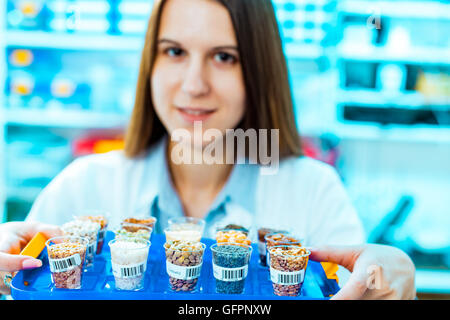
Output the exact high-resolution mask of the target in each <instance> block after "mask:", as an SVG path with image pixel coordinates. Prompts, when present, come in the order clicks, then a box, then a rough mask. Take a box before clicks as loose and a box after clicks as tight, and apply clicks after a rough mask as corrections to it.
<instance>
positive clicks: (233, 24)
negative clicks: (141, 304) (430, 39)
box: [28, 0, 415, 298]
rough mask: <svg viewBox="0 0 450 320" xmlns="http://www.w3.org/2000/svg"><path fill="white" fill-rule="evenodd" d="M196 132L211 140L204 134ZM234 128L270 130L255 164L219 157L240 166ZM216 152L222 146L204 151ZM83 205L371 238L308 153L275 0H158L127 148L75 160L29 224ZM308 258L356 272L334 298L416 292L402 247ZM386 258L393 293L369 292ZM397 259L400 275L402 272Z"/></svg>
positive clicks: (332, 237) (338, 241)
mask: <svg viewBox="0 0 450 320" xmlns="http://www.w3.org/2000/svg"><path fill="white" fill-rule="evenodd" d="M199 127H201V129H202V130H203V131H204V132H205V135H202V134H197V129H199ZM230 129H242V131H236V132H238V133H239V132H240V133H242V132H244V133H248V130H254V131H253V133H254V132H258V133H259V132H264V131H259V130H263V129H265V130H268V131H269V132H270V135H271V137H270V139H264V135H258V136H256V139H257V143H256V145H257V146H258V153H257V155H256V156H255V154H254V153H253V156H251V150H254V149H252V148H253V147H254V145H255V141H253V143H251V140H252V139H250V138H249V140H250V142H249V145H247V146H246V149H245V148H244V149H245V150H246V151H248V152H247V153H245V154H246V157H247V158H248V161H247V163H245V164H233V163H230V162H229V161H221V160H224V159H228V160H229V159H232V160H235V162H237V161H238V160H239V159H240V157H241V156H242V152H240V153H239V152H237V153H238V154H237V155H236V154H234V153H233V155H232V156H230V154H231V153H232V152H231V151H238V149H239V146H238V147H237V148H228V147H225V144H223V143H222V140H227V141H229V139H228V138H229V130H230ZM273 130H275V131H273ZM203 131H202V132H203ZM211 132H212V134H210V135H209V136H208V134H206V133H211ZM250 136H251V132H250V133H249V135H248V137H250ZM180 137H184V138H183V139H182V138H180ZM186 137H188V138H186ZM273 137H275V138H276V139H272V138H273ZM190 138H192V139H190ZM266 141H267V142H266ZM211 146H212V147H211ZM208 148H209V149H208ZM211 148H212V149H214V152H207V151H208V150H209V151H211ZM180 150H181V152H180ZM261 150H270V152H269V154H265V153H264V152H261ZM222 151H223V153H222ZM241 151H242V149H241ZM213 153H214V155H213ZM277 157H279V158H280V163H279V166H278V165H277V166H275V167H276V168H275V170H273V171H272V172H270V173H269V174H268V173H267V172H265V171H263V170H264V169H267V168H266V166H263V164H265V165H267V164H268V163H269V162H277ZM198 159H200V161H197V160H198ZM267 159H269V160H270V161H269V162H268V161H267ZM180 160H183V161H180ZM190 160H192V161H190ZM255 162H256V163H257V164H253V163H255ZM86 209H102V210H106V211H109V212H110V214H111V219H112V221H113V223H114V222H118V221H120V220H121V219H122V218H125V217H128V216H131V215H133V216H136V215H141V214H142V215H149V214H150V215H153V216H155V217H157V218H158V223H157V227H156V228H157V230H156V231H157V232H161V230H162V229H163V228H164V227H165V226H166V225H167V220H168V218H170V217H175V216H181V215H186V216H192V217H201V218H204V219H205V220H206V222H207V233H206V235H207V236H211V235H212V232H213V230H214V227H215V226H217V225H225V224H227V223H238V224H243V225H250V224H252V225H255V224H257V223H258V224H262V225H265V226H268V227H270V226H274V227H282V228H283V227H285V228H288V227H289V228H291V229H292V230H293V231H295V232H296V233H297V234H300V235H301V236H302V237H304V239H305V241H306V243H307V244H309V245H312V246H321V245H339V246H343V245H360V244H362V243H363V242H364V233H363V229H362V226H361V223H360V221H359V219H358V216H357V214H356V212H355V210H354V208H353V207H352V205H351V202H350V201H349V198H348V196H347V195H346V193H345V190H344V188H343V186H342V183H341V181H340V180H339V178H338V176H337V174H336V172H335V171H334V170H333V169H332V168H331V167H329V166H327V165H325V164H323V163H320V162H318V161H315V160H312V159H309V158H306V157H302V156H301V145H300V139H299V137H298V131H297V128H296V125H295V119H294V112H293V105H292V98H291V92H290V89H289V81H288V72H287V66H286V61H285V58H284V55H283V51H282V46H281V40H280V36H279V31H278V28H277V22H276V19H275V15H274V11H273V7H272V4H271V2H270V1H269V0H246V1H241V0H167V1H156V3H155V6H154V9H153V12H152V15H151V18H150V22H149V27H148V30H147V34H146V38H145V45H144V49H143V53H142V60H141V65H140V70H139V78H138V84H137V92H136V100H135V107H134V110H133V114H132V117H131V122H130V125H129V128H128V131H127V135H126V141H125V150H124V152H111V153H108V154H104V155H94V156H88V157H85V158H82V159H78V160H76V161H74V162H73V163H72V164H71V165H69V166H68V168H66V169H65V170H64V171H63V172H62V173H61V174H60V175H58V176H57V177H56V178H55V179H54V180H53V181H52V182H51V183H50V184H49V185H48V186H47V188H46V189H45V190H44V191H43V192H42V194H41V195H40V196H39V197H38V199H37V200H36V202H35V204H34V206H33V208H32V210H31V212H30V215H29V218H28V219H29V220H38V221H44V222H49V223H53V224H62V223H64V222H66V221H67V220H69V219H71V215H72V213H73V212H80V211H82V210H86ZM312 258H315V259H317V260H323V259H326V260H329V261H334V262H336V263H340V264H341V265H343V266H345V267H347V268H348V269H350V271H353V274H352V276H351V278H350V279H349V281H348V284H347V285H346V286H345V288H343V289H342V292H341V293H340V294H339V295H337V297H341V298H368V297H369V298H370V297H374V296H380V294H381V293H382V294H381V296H384V297H386V292H389V290H391V291H390V293H391V297H392V296H393V295H392V294H393V293H394V294H395V296H396V297H398V298H411V297H413V296H414V295H415V291H414V289H413V287H414V286H413V285H412V288H411V277H412V278H413V266H412V263H411V261H410V260H409V258H407V257H405V255H404V254H403V253H401V252H399V251H398V250H396V249H393V248H389V249H388V248H387V247H383V248H382V249H380V247H379V246H376V247H374V246H367V245H366V246H359V247H351V248H349V247H340V248H339V250H338V249H336V248H332V249H327V250H325V249H324V250H315V251H313V255H312ZM386 258H388V259H390V260H391V261H392V264H390V265H384V269H383V276H384V278H383V279H384V280H383V281H384V282H383V283H384V284H385V285H386V286H385V287H386V288H387V289H386V288H385V289H386V290H387V291H386V290H381V289H379V290H378V291H376V294H375V295H374V291H372V292H371V293H368V292H367V290H365V289H364V285H365V282H364V281H366V280H367V279H368V275H367V272H366V269H367V267H368V266H369V265H370V264H371V263H378V262H379V261H384V260H386ZM399 263H402V264H401V265H402V269H401V272H403V273H405V276H404V277H397V276H398V275H399V270H398V268H399V267H398V265H399ZM354 266H358V268H356V269H355V270H353V267H354ZM405 270H407V271H406V272H405ZM398 279H401V280H398ZM398 281H400V282H398ZM412 283H413V280H412ZM394 287H396V289H395V290H393V289H392V288H394ZM377 294H378V295H377Z"/></svg>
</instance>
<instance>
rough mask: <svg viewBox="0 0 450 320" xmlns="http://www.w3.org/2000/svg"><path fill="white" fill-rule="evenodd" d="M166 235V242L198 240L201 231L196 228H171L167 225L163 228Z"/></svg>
mask: <svg viewBox="0 0 450 320" xmlns="http://www.w3.org/2000/svg"><path fill="white" fill-rule="evenodd" d="M164 234H165V235H166V242H169V241H195V242H200V241H201V239H202V233H201V231H200V230H198V229H195V228H194V229H172V228H171V227H167V228H166V229H164Z"/></svg>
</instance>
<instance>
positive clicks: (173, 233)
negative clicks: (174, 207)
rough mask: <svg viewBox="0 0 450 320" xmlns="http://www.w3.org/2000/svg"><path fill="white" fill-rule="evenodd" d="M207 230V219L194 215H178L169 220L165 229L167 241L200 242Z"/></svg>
mask: <svg viewBox="0 0 450 320" xmlns="http://www.w3.org/2000/svg"><path fill="white" fill-rule="evenodd" d="M204 230H205V220H203V219H198V218H193V217H176V218H171V219H169V221H168V227H167V228H166V229H164V233H165V235H166V241H176V240H184V241H197V242H200V240H201V238H202V236H203V232H204Z"/></svg>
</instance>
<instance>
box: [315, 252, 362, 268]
mask: <svg viewBox="0 0 450 320" xmlns="http://www.w3.org/2000/svg"><path fill="white" fill-rule="evenodd" d="M309 250H310V251H311V255H310V256H309V258H310V259H311V260H314V261H318V262H332V263H336V264H338V265H341V266H343V267H344V268H346V269H348V270H349V271H350V272H352V271H353V267H354V265H355V262H356V260H357V259H358V257H359V256H360V254H361V252H362V247H357V246H326V247H320V248H310V249H309Z"/></svg>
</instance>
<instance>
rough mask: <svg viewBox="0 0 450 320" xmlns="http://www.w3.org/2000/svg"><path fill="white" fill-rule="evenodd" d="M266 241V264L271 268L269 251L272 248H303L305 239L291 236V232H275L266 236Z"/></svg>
mask: <svg viewBox="0 0 450 320" xmlns="http://www.w3.org/2000/svg"><path fill="white" fill-rule="evenodd" d="M264 239H265V240H266V264H267V266H270V255H269V254H268V251H269V249H270V247H273V246H281V245H293V246H298V247H301V246H302V243H303V239H300V238H299V237H297V236H295V235H293V234H291V233H290V232H275V233H269V234H267V235H265V236H264Z"/></svg>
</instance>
